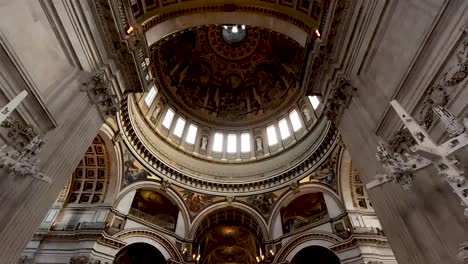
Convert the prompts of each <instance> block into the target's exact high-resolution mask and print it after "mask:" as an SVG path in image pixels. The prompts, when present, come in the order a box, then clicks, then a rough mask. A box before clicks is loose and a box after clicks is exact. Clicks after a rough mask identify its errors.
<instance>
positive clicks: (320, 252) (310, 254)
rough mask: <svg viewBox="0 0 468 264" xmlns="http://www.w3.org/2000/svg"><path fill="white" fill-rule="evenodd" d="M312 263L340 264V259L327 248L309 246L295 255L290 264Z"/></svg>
mask: <svg viewBox="0 0 468 264" xmlns="http://www.w3.org/2000/svg"><path fill="white" fill-rule="evenodd" d="M291 253H292V252H291ZM291 255H292V254H291ZM310 262H313V263H327V264H340V258H339V257H338V256H337V255H336V254H335V253H334V252H333V251H331V250H330V249H328V248H326V247H323V246H320V245H309V246H306V247H303V248H302V249H300V250H299V251H298V252H297V253H296V254H294V256H293V257H292V259H291V262H290V263H291V264H305V263H310Z"/></svg>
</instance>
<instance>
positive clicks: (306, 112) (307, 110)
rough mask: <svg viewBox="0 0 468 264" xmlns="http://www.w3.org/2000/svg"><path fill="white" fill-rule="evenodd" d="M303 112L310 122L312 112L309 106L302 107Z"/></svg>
mask: <svg viewBox="0 0 468 264" xmlns="http://www.w3.org/2000/svg"><path fill="white" fill-rule="evenodd" d="M302 113H303V114H304V116H305V118H306V121H307V122H309V121H310V119H311V118H312V116H311V114H310V110H309V108H307V107H304V108H303V109H302Z"/></svg>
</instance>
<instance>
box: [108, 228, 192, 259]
mask: <svg viewBox="0 0 468 264" xmlns="http://www.w3.org/2000/svg"><path fill="white" fill-rule="evenodd" d="M114 237H116V238H118V239H119V240H121V241H123V242H124V243H126V244H127V245H131V244H134V243H141V242H143V243H147V244H150V245H152V246H154V247H155V248H157V249H158V250H159V251H160V252H161V254H162V255H163V256H164V258H165V259H166V260H167V259H173V260H176V261H179V262H181V261H183V257H182V255H181V254H180V252H179V250H178V249H177V248H176V247H175V246H174V244H173V243H172V242H171V241H170V240H168V239H167V238H166V237H164V236H162V235H160V234H158V233H157V232H154V231H152V230H149V229H128V230H124V231H121V232H119V233H117V234H115V235H114Z"/></svg>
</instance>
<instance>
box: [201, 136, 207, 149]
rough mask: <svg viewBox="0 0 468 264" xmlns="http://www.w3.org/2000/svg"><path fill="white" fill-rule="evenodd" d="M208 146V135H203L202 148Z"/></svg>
mask: <svg viewBox="0 0 468 264" xmlns="http://www.w3.org/2000/svg"><path fill="white" fill-rule="evenodd" d="M207 146H208V137H207V136H203V137H202V139H201V149H202V150H206V147H207Z"/></svg>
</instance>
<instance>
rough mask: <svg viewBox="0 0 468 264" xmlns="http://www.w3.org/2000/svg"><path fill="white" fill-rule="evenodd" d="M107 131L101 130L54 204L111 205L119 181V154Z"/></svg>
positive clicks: (102, 128)
mask: <svg viewBox="0 0 468 264" xmlns="http://www.w3.org/2000/svg"><path fill="white" fill-rule="evenodd" d="M107 129H108V128H106V127H104V126H103V127H101V130H100V131H99V132H98V134H97V135H96V137H95V138H94V139H93V141H92V143H91V145H90V146H89V147H88V150H87V151H86V153H85V154H84V156H83V158H82V159H81V161H80V163H79V164H78V165H77V167H76V168H75V170H74V171H73V173H72V175H71V176H70V178H69V181H68V183H67V185H66V186H65V187H64V188H63V189H62V192H61V194H60V195H59V197H58V199H57V202H59V203H63V205H64V206H75V205H78V204H80V205H83V204H87V205H91V206H93V205H103V204H112V201H113V199H114V198H115V195H116V188H118V181H119V178H120V176H119V173H120V170H119V168H120V167H119V166H118V159H119V156H120V155H118V153H119V152H118V150H116V148H115V145H114V144H113V142H112V139H111V137H109V131H107ZM113 161H117V162H113Z"/></svg>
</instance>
